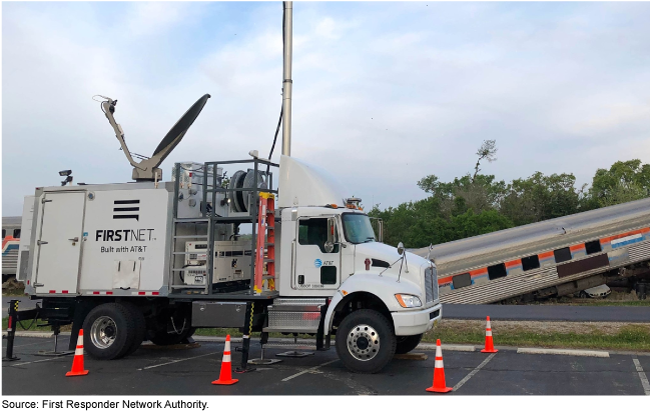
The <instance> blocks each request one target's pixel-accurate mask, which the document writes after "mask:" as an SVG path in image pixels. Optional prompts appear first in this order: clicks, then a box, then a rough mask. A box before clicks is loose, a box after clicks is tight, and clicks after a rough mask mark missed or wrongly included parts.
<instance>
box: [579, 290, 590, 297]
mask: <svg viewBox="0 0 650 412" xmlns="http://www.w3.org/2000/svg"><path fill="white" fill-rule="evenodd" d="M578 297H579V298H580V299H587V298H588V297H589V296H587V292H585V291H584V290H582V291H580V293H579V294H578Z"/></svg>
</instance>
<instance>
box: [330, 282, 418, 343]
mask: <svg viewBox="0 0 650 412" xmlns="http://www.w3.org/2000/svg"><path fill="white" fill-rule="evenodd" d="M355 292H367V293H371V294H373V295H375V296H377V297H378V298H379V299H381V301H382V302H384V304H385V305H386V307H387V308H388V310H389V311H391V312H395V311H398V310H404V308H402V307H401V306H400V305H399V303H398V302H397V299H395V294H396V293H408V294H410V295H415V296H418V297H420V299H422V300H423V301H424V297H423V296H421V293H422V291H421V289H420V287H419V286H418V285H416V284H415V283H413V282H411V281H410V280H406V279H404V278H402V279H400V281H399V282H397V278H396V277H394V276H391V275H384V276H380V275H379V274H377V273H369V272H361V273H355V274H354V275H353V276H350V277H349V278H348V279H347V280H346V281H345V282H343V283H342V284H341V286H340V287H339V288H338V290H337V291H336V293H335V294H334V296H332V301H331V302H330V305H329V307H328V308H327V313H326V314H325V333H326V334H327V333H329V332H330V331H331V330H332V321H333V320H334V309H336V307H337V305H338V304H339V303H340V302H341V301H342V300H343V299H344V298H345V297H346V296H348V295H351V294H353V293H355Z"/></svg>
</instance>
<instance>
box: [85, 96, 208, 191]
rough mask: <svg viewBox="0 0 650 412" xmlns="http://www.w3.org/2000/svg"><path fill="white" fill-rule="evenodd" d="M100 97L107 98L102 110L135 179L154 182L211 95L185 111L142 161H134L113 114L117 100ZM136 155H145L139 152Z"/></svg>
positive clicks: (202, 98) (102, 104)
mask: <svg viewBox="0 0 650 412" xmlns="http://www.w3.org/2000/svg"><path fill="white" fill-rule="evenodd" d="M99 97H102V98H104V99H106V100H104V101H102V102H101V106H102V111H103V112H104V114H105V115H106V118H107V119H108V122H109V123H110V124H111V126H112V127H113V130H115V136H116V137H117V140H118V141H119V142H120V146H121V147H122V150H123V151H124V155H125V156H126V158H127V159H128V161H129V163H131V165H132V166H133V175H132V177H133V179H134V180H135V181H138V182H147V181H150V182H153V181H158V180H161V179H162V170H160V169H159V168H158V166H160V164H161V163H162V162H163V161H164V160H165V158H167V156H168V155H169V153H171V151H172V150H174V148H175V147H176V145H177V144H178V143H179V142H180V141H181V140H182V139H183V136H185V133H187V130H188V129H189V128H190V126H192V124H193V123H194V120H196V118H197V117H198V116H199V113H201V110H203V106H205V104H206V103H207V101H208V99H209V98H210V95H209V94H205V95H203V96H202V97H201V98H200V99H199V100H197V101H196V103H194V104H193V105H192V107H190V108H189V110H188V111H186V112H185V114H184V115H183V116H182V117H181V118H180V120H179V121H177V122H176V124H175V125H174V126H173V127H172V128H171V130H170V131H169V132H167V134H166V135H165V137H164V138H163V139H162V140H161V141H160V144H159V145H158V147H156V150H154V152H153V155H152V156H151V157H150V158H148V159H147V158H143V160H141V161H140V162H136V161H134V160H133V158H132V157H131V152H129V148H128V147H127V146H126V142H125V141H124V132H123V131H122V127H121V126H120V125H119V124H117V122H116V121H115V117H114V116H113V113H115V106H116V105H117V100H112V99H111V98H109V97H105V96H99ZM93 99H94V98H93ZM134 155H136V156H138V157H143V156H139V155H137V154H134Z"/></svg>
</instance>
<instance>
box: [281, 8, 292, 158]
mask: <svg viewBox="0 0 650 412" xmlns="http://www.w3.org/2000/svg"><path fill="white" fill-rule="evenodd" d="M283 7H284V13H283V24H282V26H283V33H282V39H283V50H284V55H283V81H282V117H283V119H282V154H283V155H285V156H291V89H292V87H293V81H292V80H291V58H292V48H293V45H292V40H293V38H292V37H293V2H292V1H285V2H284V3H283Z"/></svg>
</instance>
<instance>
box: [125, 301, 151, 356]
mask: <svg viewBox="0 0 650 412" xmlns="http://www.w3.org/2000/svg"><path fill="white" fill-rule="evenodd" d="M120 303H121V304H122V305H123V306H124V307H125V308H127V309H128V311H129V313H130V314H131V316H132V317H133V320H134V321H135V336H134V337H133V343H132V344H131V347H130V348H129V349H127V351H126V353H124V356H129V355H130V354H132V353H133V352H135V351H136V350H137V349H138V348H139V347H140V345H142V341H143V340H144V337H145V335H146V333H147V323H146V321H145V319H144V314H143V313H142V310H140V308H139V307H138V306H137V305H135V304H133V303H131V302H120Z"/></svg>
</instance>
